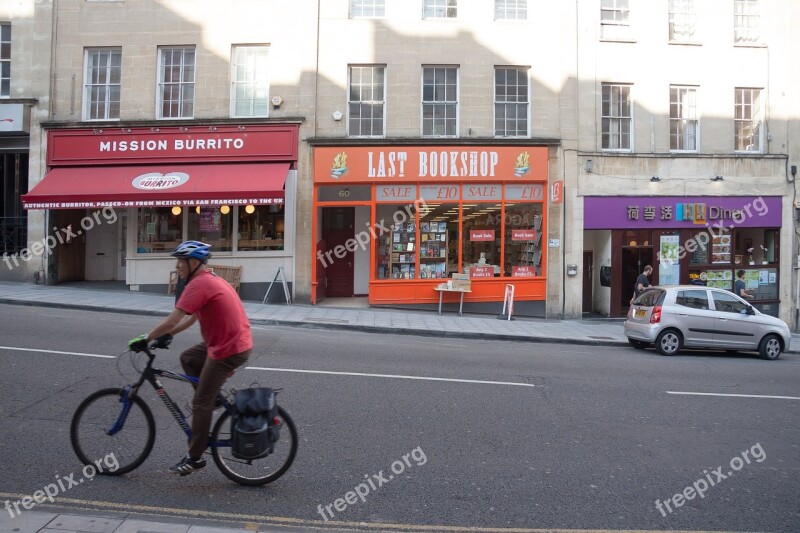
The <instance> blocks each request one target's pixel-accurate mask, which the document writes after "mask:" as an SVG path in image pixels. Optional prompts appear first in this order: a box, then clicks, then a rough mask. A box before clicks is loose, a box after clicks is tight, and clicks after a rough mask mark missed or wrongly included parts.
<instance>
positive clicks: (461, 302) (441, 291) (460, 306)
mask: <svg viewBox="0 0 800 533" xmlns="http://www.w3.org/2000/svg"><path fill="white" fill-rule="evenodd" d="M433 290H435V291H437V292H438V293H439V314H440V315H441V314H442V295H443V294H444V293H446V292H456V293H459V294H461V299H460V300H459V303H458V316H464V315H463V313H462V310H463V308H464V295H465V294H467V293H470V292H472V291H471V290H469V289H449V288H447V287H434V289H433Z"/></svg>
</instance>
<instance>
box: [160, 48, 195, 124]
mask: <svg viewBox="0 0 800 533" xmlns="http://www.w3.org/2000/svg"><path fill="white" fill-rule="evenodd" d="M158 63H159V65H158V110H157V113H158V118H192V117H193V116H194V71H195V69H194V63H195V51H194V47H191V48H159V50H158Z"/></svg>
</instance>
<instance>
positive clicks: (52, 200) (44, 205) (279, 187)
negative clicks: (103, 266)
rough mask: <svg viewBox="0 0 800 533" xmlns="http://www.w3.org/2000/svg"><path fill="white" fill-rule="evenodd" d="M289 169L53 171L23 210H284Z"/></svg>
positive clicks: (144, 167)
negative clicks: (270, 206) (203, 207)
mask: <svg viewBox="0 0 800 533" xmlns="http://www.w3.org/2000/svg"><path fill="white" fill-rule="evenodd" d="M288 171H289V164H288V163H235V164H205V165H175V164H170V165H140V166H107V167H59V168H54V169H53V170H51V171H50V172H48V173H47V175H46V176H45V177H44V178H43V179H42V181H40V182H39V183H38V184H37V185H36V186H35V187H34V188H33V189H32V190H31V191H30V192H29V193H28V194H25V195H23V196H22V204H23V207H24V208H25V209H85V208H89V209H91V208H98V207H170V206H176V205H177V206H195V205H225V204H227V205H247V204H252V205H265V204H282V203H283V198H284V190H283V188H284V184H285V181H286V174H287V173H288Z"/></svg>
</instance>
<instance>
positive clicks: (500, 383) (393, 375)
mask: <svg viewBox="0 0 800 533" xmlns="http://www.w3.org/2000/svg"><path fill="white" fill-rule="evenodd" d="M246 368H247V370H268V371H271V372H295V373H298V374H329V375H332V376H361V377H368V378H392V379H418V380H422V381H452V382H455V383H478V384H482V385H511V386H516V387H535V386H536V385H533V384H531V383H516V382H513V381H482V380H477V379H455V378H434V377H428V376H403V375H398V374H366V373H363V372H332V371H329V370H301V369H294V368H268V367H263V366H248V367H246Z"/></svg>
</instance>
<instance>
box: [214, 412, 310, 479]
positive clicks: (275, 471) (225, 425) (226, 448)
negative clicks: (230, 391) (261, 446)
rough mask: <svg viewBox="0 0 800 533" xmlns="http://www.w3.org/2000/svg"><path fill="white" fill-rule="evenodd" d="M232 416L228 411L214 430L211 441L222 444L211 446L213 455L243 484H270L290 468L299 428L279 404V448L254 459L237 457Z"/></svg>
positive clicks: (231, 477) (218, 462)
mask: <svg viewBox="0 0 800 533" xmlns="http://www.w3.org/2000/svg"><path fill="white" fill-rule="evenodd" d="M230 417H231V415H230V413H229V412H227V411H224V412H223V413H222V415H221V416H220V417H219V420H217V423H216V424H215V425H214V431H213V432H212V433H211V442H213V443H219V444H221V446H213V447H212V448H211V455H212V456H213V457H214V462H215V463H216V464H217V467H218V468H219V469H220V470H221V471H222V473H223V474H225V475H226V476H227V477H228V478H229V479H232V480H233V481H235V482H237V483H240V484H242V485H266V484H267V483H271V482H273V481H275V480H276V479H278V478H279V477H281V476H282V475H283V474H285V473H286V471H287V470H289V467H290V466H292V462H293V461H294V457H295V455H296V454H297V428H296V427H295V425H294V422H293V421H292V419H291V418H290V417H289V413H287V412H286V411H285V410H284V409H283V408H282V407H280V406H279V407H278V419H279V420H280V440H278V442H276V443H275V450H274V451H273V452H272V453H271V454H269V455H267V456H266V457H262V458H261V459H253V460H245V459H237V458H236V457H234V456H233V454H232V453H231V447H230V441H231V418H230Z"/></svg>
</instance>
